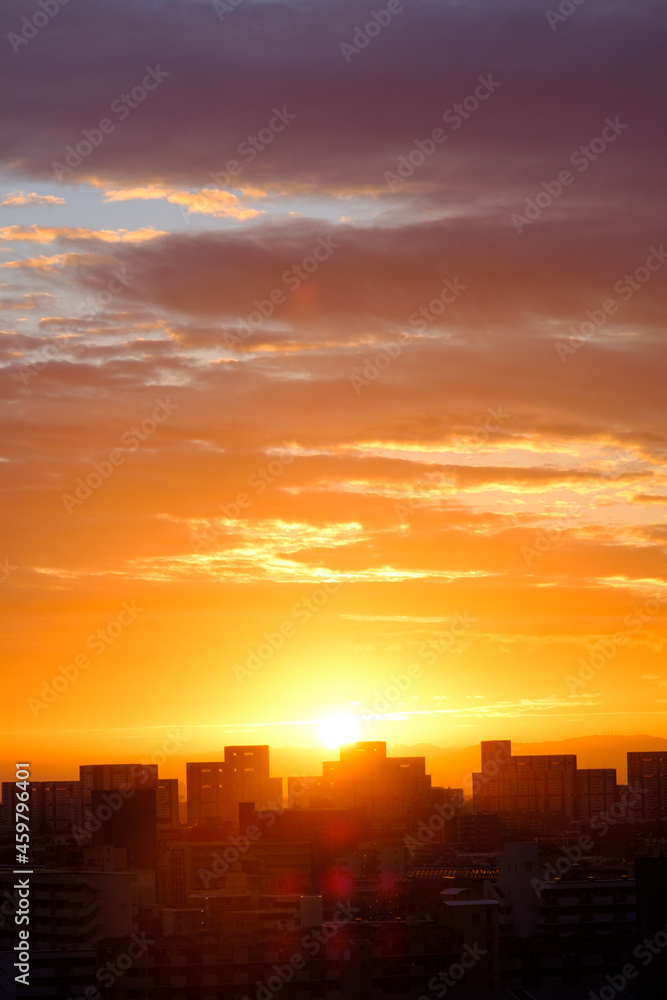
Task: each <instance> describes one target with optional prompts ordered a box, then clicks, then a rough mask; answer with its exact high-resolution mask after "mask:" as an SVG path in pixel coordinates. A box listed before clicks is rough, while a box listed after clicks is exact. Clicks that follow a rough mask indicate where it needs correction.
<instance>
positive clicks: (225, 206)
mask: <svg viewBox="0 0 667 1000" xmlns="http://www.w3.org/2000/svg"><path fill="white" fill-rule="evenodd" d="M135 199H136V200H140V201H146V200H150V199H159V200H164V201H166V202H168V203H169V204H172V205H182V206H183V207H184V208H185V209H186V210H187V212H188V213H189V214H199V215H210V216H213V217H214V218H231V219H240V220H242V219H254V218H255V217H256V216H258V215H260V212H259V211H258V210H257V209H254V208H245V207H244V206H243V205H241V203H240V202H239V199H238V197H237V196H236V195H235V194H232V193H231V192H229V191H223V190H220V189H219V188H204V189H203V190H201V191H195V192H193V191H184V190H179V189H177V188H164V187H159V186H158V185H155V184H151V185H149V186H147V187H143V188H116V189H109V190H106V191H105V192H104V200H105V201H108V202H117V201H133V200H135Z"/></svg>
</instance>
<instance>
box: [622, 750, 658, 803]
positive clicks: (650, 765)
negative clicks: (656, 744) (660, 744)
mask: <svg viewBox="0 0 667 1000" xmlns="http://www.w3.org/2000/svg"><path fill="white" fill-rule="evenodd" d="M628 785H629V786H630V788H631V789H634V790H635V791H637V792H638V793H639V801H638V804H637V806H636V813H637V815H638V816H639V817H641V819H647V820H656V819H659V818H660V817H661V816H663V815H664V814H665V813H666V812H667V751H665V750H656V751H651V752H647V753H642V752H641V751H636V752H628Z"/></svg>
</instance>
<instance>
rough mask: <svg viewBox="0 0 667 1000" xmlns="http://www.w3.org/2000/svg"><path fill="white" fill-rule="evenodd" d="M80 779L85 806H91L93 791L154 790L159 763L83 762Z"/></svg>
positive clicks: (80, 768)
mask: <svg viewBox="0 0 667 1000" xmlns="http://www.w3.org/2000/svg"><path fill="white" fill-rule="evenodd" d="M79 780H80V781H81V789H82V793H83V804H84V808H88V809H89V808H90V802H91V797H92V792H93V791H96V792H117V791H120V790H121V789H128V788H134V789H136V790H137V791H140V790H144V791H154V790H155V789H156V788H157V764H81V765H80V766H79Z"/></svg>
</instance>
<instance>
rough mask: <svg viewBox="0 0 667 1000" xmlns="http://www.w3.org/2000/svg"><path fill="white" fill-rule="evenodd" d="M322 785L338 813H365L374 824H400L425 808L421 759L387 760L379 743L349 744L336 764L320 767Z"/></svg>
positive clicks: (425, 778) (427, 778) (425, 786)
mask: <svg viewBox="0 0 667 1000" xmlns="http://www.w3.org/2000/svg"><path fill="white" fill-rule="evenodd" d="M323 775H324V780H325V785H326V787H327V790H328V791H329V794H330V796H331V798H332V799H333V801H334V802H335V803H336V805H337V806H338V807H339V808H341V809H362V810H365V811H366V813H367V815H368V816H369V818H370V819H372V820H375V821H388V820H400V821H404V820H407V819H409V818H411V817H413V816H415V815H416V813H417V812H418V811H419V810H420V809H423V808H424V807H425V806H426V805H427V804H428V795H429V790H430V787H431V777H430V775H427V774H426V758H424V757H387V744H386V743H383V742H361V743H350V744H347V745H346V746H342V747H341V748H340V760H339V761H327V762H325V763H324V764H323Z"/></svg>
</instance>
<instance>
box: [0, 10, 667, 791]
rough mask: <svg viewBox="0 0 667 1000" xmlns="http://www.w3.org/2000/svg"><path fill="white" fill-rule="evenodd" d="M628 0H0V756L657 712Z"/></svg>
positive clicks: (652, 27)
mask: <svg viewBox="0 0 667 1000" xmlns="http://www.w3.org/2000/svg"><path fill="white" fill-rule="evenodd" d="M666 26H667V11H666V10H665V8H664V4H663V3H661V2H650V0H627V2H626V0H606V2H605V3H600V2H595V0H588V2H586V3H582V4H580V5H578V6H577V5H575V4H569V3H567V2H563V3H561V4H560V6H559V5H558V4H554V6H553V7H551V8H549V7H547V6H543V5H542V4H540V3H536V2H534V0H531V2H523V0H466V2H448V0H437V2H435V0H403V2H400V0H391V3H389V4H384V0H380V3H379V4H378V5H376V6H375V7H372V8H371V7H367V6H366V5H364V4H359V3H351V2H346V0H336V2H333V0H318V2H312V0H311V2H292V3H288V2H283V0H235V2H234V3H232V2H231V0H229V2H226V0H216V2H215V3H211V2H203V0H202V2H199V0H197V2H193V0H168V2H166V0H151V2H148V0H86V2H85V3H83V2H81V0H70V2H68V3H67V4H64V5H62V6H60V4H59V3H58V0H44V6H41V7H40V6H39V5H38V4H37V3H35V4H31V3H27V2H25V0H21V2H18V0H9V2H6V3H5V4H3V10H2V12H1V13H0V27H1V29H2V30H1V31H0V42H2V44H3V45H4V54H3V58H2V69H1V71H0V75H1V80H0V83H1V86H0V105H1V107H2V121H3V126H2V130H1V131H0V385H1V388H2V401H3V402H2V424H3V426H2V438H1V440H2V444H1V445H0V470H1V471H2V473H3V475H2V483H1V484H0V500H1V501H2V505H3V513H2V524H3V528H4V531H3V542H2V546H3V547H2V549H1V550H0V581H1V582H0V594H1V596H2V601H1V605H2V612H1V613H2V625H3V634H4V644H3V645H4V650H5V653H4V660H3V662H4V665H3V694H4V697H3V699H2V707H1V708H0V717H1V726H2V732H3V734H4V735H3V737H2V744H3V747H2V752H1V753H0V759H1V762H2V763H1V767H0V770H2V774H3V777H5V778H8V777H9V776H10V771H11V769H12V768H13V763H14V761H15V760H21V759H33V758H34V759H35V760H38V761H40V762H41V763H40V767H42V768H43V767H44V766H45V762H47V763H48V764H50V765H52V768H53V771H54V776H63V773H61V772H63V769H65V770H68V771H69V770H72V768H73V763H72V762H74V761H76V762H81V763H85V762H93V761H103V760H105V759H108V760H113V759H119V758H120V759H126V760H133V759H135V758H136V757H137V755H138V754H139V753H141V754H143V755H144V756H146V755H148V756H150V755H151V753H152V754H160V753H164V752H166V751H165V750H164V744H165V740H167V739H168V738H169V734H170V733H172V734H173V733H174V732H178V733H180V734H181V736H180V737H179V739H180V740H181V741H182V742H183V741H186V742H187V747H186V748H184V747H183V746H181V748H180V749H179V752H184V753H188V754H190V759H196V756H197V755H199V754H202V753H204V752H207V751H213V750H215V749H216V748H218V747H222V746H224V745H225V744H236V743H270V744H272V745H275V746H281V745H283V744H292V745H304V746H324V745H328V746H332V747H335V745H336V743H337V742H340V741H341V740H344V739H354V738H361V739H384V740H387V742H388V743H391V742H394V743H400V744H405V745H410V744H413V743H422V742H430V743H432V744H436V745H440V746H452V745H461V746H464V745H470V744H472V743H474V742H476V741H478V740H480V739H495V738H512V739H515V740H517V741H526V740H539V739H550V740H557V739H565V738H570V737H575V736H584V735H595V734H610V733H613V734H632V733H649V734H653V736H655V737H664V736H666V735H667V726H666V725H665V718H666V716H665V713H666V710H667V664H666V663H665V638H666V627H665V626H666V619H665V607H666V606H667V576H666V562H665V545H666V542H667V529H666V527H665V511H666V509H667V452H666V448H665V434H664V429H665V404H664V397H665V391H664V384H665V379H664V362H665V333H664V315H665V301H666V298H667V294H666V278H667V266H665V265H666V264H667V251H666V248H665V242H667V232H666V231H665V225H664V219H665V186H664V162H665V159H664V154H665V139H664V127H663V109H664V106H665V100H666V97H667V94H666V91H667V81H666V77H665V71H664V42H665V28H666ZM663 241H665V242H663ZM332 717H333V720H334V721H333V722H332ZM337 734H338V735H337ZM167 771H168V768H167ZM55 772H58V773H57V774H56V773H55ZM165 773H166V772H165Z"/></svg>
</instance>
